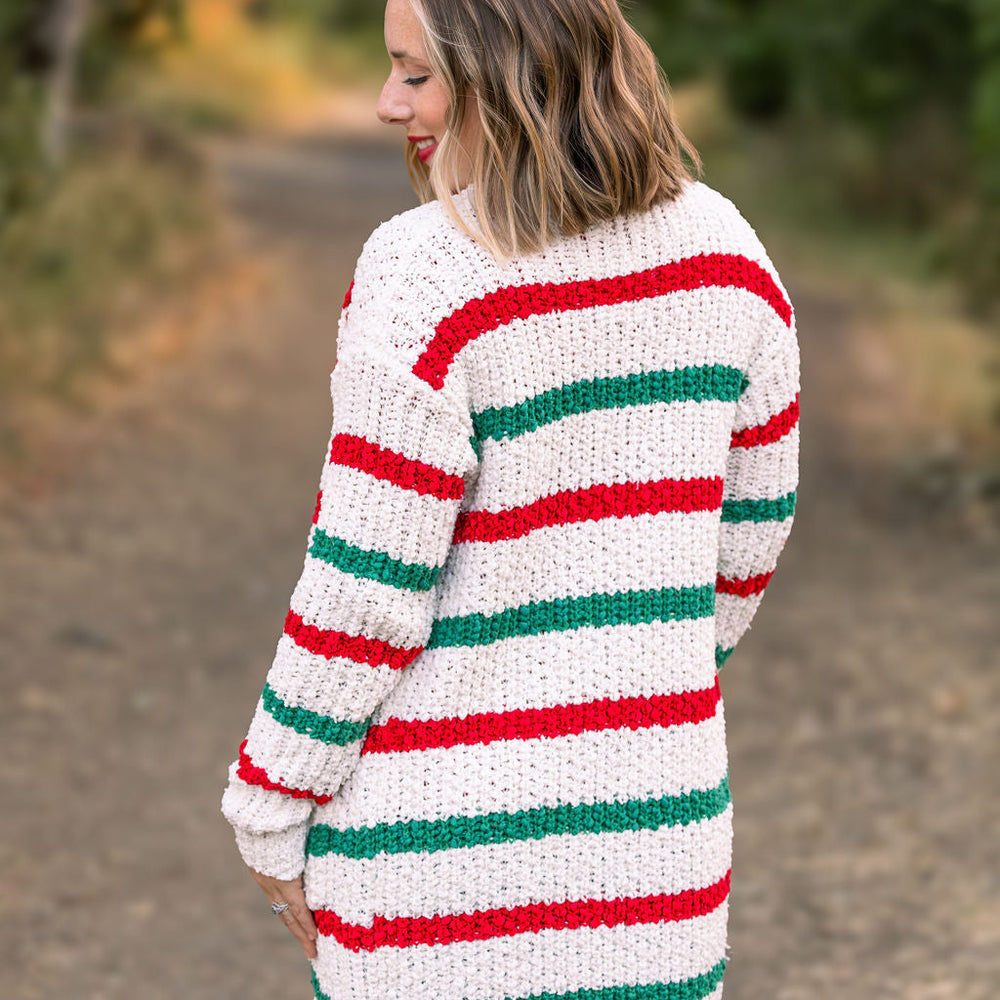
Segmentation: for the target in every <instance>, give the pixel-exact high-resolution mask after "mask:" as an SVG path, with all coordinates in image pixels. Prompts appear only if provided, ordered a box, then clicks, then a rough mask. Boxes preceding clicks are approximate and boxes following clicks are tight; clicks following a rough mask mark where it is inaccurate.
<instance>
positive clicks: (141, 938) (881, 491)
mask: <svg viewBox="0 0 1000 1000" xmlns="http://www.w3.org/2000/svg"><path fill="white" fill-rule="evenodd" d="M216 152H217V155H218V159H219V164H220V167H221V170H222V175H221V176H222V178H223V181H224V185H223V189H224V191H225V193H226V198H227V202H228V205H229V209H230V211H231V213H232V214H233V216H234V218H235V219H237V220H239V222H240V225H241V227H242V233H243V239H244V240H245V241H246V242H247V244H248V246H249V248H250V249H253V250H260V251H266V252H267V254H268V255H269V259H271V260H272V261H273V262H274V263H273V267H272V271H271V274H272V280H271V281H270V283H269V284H268V285H267V286H266V287H265V288H264V289H263V290H262V292H261V293H260V294H259V295H258V296H257V297H256V298H254V299H253V300H252V301H249V302H248V303H247V304H246V306H245V307H244V308H242V309H240V310H237V311H233V312H231V313H230V314H229V317H228V320H227V321H226V322H225V323H222V324H220V325H219V328H218V329H217V330H214V331H213V333H212V335H211V336H205V337H200V338H197V339H196V340H195V342H193V343H191V344H190V345H189V347H188V349H187V350H186V351H185V352H184V354H183V356H181V357H179V358H176V359H174V360H172V361H169V362H166V363H164V364H163V365H162V366H161V367H160V369H159V370H158V371H157V372H156V373H155V375H154V376H150V377H147V378H144V379H142V380H141V381H140V382H138V383H137V384H136V385H134V386H132V387H130V388H128V389H127V390H123V393H124V394H123V395H122V397H121V399H120V400H119V402H118V404H117V405H116V406H115V407H114V408H113V410H109V411H108V412H107V413H104V414H103V415H101V414H97V415H92V416H90V417H88V418H86V420H83V421H82V422H81V423H80V424H79V426H76V427H74V428H71V429H67V433H66V436H65V440H64V441H63V443H62V444H61V445H60V444H59V442H54V443H53V445H52V449H51V454H49V455H47V456H46V459H45V463H46V464H47V468H48V473H47V476H46V477H43V478H42V479H39V480H37V481H36V482H35V484H34V486H33V488H32V489H30V490H21V491H14V490H11V489H9V488H8V489H7V490H6V491H5V492H4V495H3V502H2V505H0V562H2V567H3V577H2V580H3V583H2V587H3V591H2V593H3V600H2V603H0V656H2V667H0V670H2V674H0V676H2V679H3V682H4V689H5V692H6V697H5V698H3V700H2V701H0V727H2V732H3V738H4V744H5V746H4V762H5V766H4V768H3V773H2V777H0V781H2V794H3V801H4V802H5V803H7V807H6V808H5V809H4V810H3V837H2V838H0V862H2V864H3V869H4V871H5V872H6V877H5V878H4V891H3V893H2V895H0V927H2V932H0V997H3V998H5V1000H28V998H45V1000H51V998H57V997H58V998H66V1000H76V998H80V1000H126V998H127V1000H166V998H176V997H185V998H186V1000H208V998H212V1000H219V998H222V997H240V998H244V1000H255V998H260V1000H272V998H275V997H281V998H286V997H287V998H292V1000H296V998H299V1000H306V997H309V996H311V990H310V989H309V983H308V965H307V963H306V961H305V959H304V957H303V955H302V952H301V950H300V948H299V946H298V944H297V943H296V942H295V941H294V940H293V939H292V938H291V937H290V936H289V935H288V933H287V931H285V929H284V928H283V926H282V925H280V923H279V922H278V921H276V920H275V919H274V918H273V916H271V914H270V912H269V911H268V909H267V905H266V902H265V900H264V898H263V895H262V894H261V893H260V890H259V889H258V888H257V886H256V885H254V884H253V882H252V881H251V880H250V878H249V876H248V875H247V873H246V870H245V869H244V868H243V866H242V864H241V863H240V861H239V858H238V855H237V854H236V852H235V847H234V845H233V843H232V837H231V832H230V829H229V827H228V825H227V824H226V823H225V821H224V819H223V818H222V816H221V814H220V813H219V797H220V795H221V790H222V787H223V785H224V783H225V771H226V767H227V765H228V763H229V761H230V759H231V758H232V756H233V753H234V750H235V747H236V745H237V743H238V742H239V740H240V739H241V738H242V736H243V734H244V732H245V727H246V724H247V723H248V721H249V718H250V714H251V712H252V710H253V705H254V703H255V701H256V698H257V695H258V694H259V690H260V685H261V683H262V682H263V677H264V674H265V672H266V670H267V666H268V664H269V662H270V658H271V655H272V653H273V649H274V644H275V642H276V641H277V637H278V634H279V632H280V628H281V622H282V621H283V618H284V613H285V610H286V608H287V600H288V595H289V593H290V592H291V588H292V586H293V585H294V583H295V580H296V578H297V576H298V572H299V570H300V568H301V560H302V557H303V553H304V547H305V542H306V535H307V530H308V526H309V523H310V520H311V515H312V508H313V504H314V501H315V491H316V484H317V482H318V475H319V469H320V467H321V461H322V457H323V451H324V448H325V444H326V435H327V432H328V420H329V412H328V408H329V394H328V373H329V371H330V368H331V367H332V364H333V354H334V342H335V335H336V322H337V316H338V314H339V310H340V303H341V300H342V298H343V295H344V292H345V290H346V288H347V284H348V282H349V280H350V275H351V269H352V265H353V262H354V259H355V257H356V255H357V253H358V251H359V250H360V248H361V244H362V242H363V240H364V239H365V237H366V236H367V235H368V233H369V232H370V231H371V229H372V228H373V227H374V225H375V224H377V223H378V222H379V221H381V220H383V219H386V218H388V217H390V216H391V215H393V214H394V213H396V212H398V211H400V210H402V209H404V208H407V207H409V206H410V205H412V204H413V203H414V202H413V196H412V194H411V192H410V189H409V186H408V181H407V179H406V175H405V170H404V169H403V167H402V163H401V160H400V159H399V151H398V149H397V148H395V147H393V148H391V149H390V148H389V147H387V146H385V145H384V144H375V143H369V142H365V141H361V140H357V139H355V140H351V141H347V140H338V139H335V138H333V137H325V138H324V137H316V138H312V139H308V140H300V141H296V142H291V141H288V142H283V143H277V142H275V143H264V142H261V143H257V144H249V143H248V144H242V145H239V146H233V147H227V148H220V149H218V150H217V151H216ZM778 264H779V267H781V269H782V274H783V277H785V278H786V283H787V284H788V286H789V290H790V292H791V294H792V298H793V301H795V303H796V308H797V314H798V326H799V335H800V340H801V344H802V355H803V393H802V434H803V438H802V453H803V469H802V472H803V475H802V486H801V491H800V501H799V513H798V515H797V519H796V524H795V526H794V528H793V532H792V537H791V539H790V541H789V543H788V546H787V548H786V550H785V553H784V555H783V558H782V564H781V567H780V569H779V571H778V573H777V574H776V575H775V578H774V582H773V584H772V585H771V587H770V588H769V590H768V595H767V597H766V599H765V600H764V603H763V605H762V607H761V610H760V612H759V613H758V616H757V619H756V621H755V624H754V627H753V628H752V629H751V631H750V633H749V634H748V635H747V636H746V637H745V639H744V640H743V642H742V643H741V645H740V648H739V650H738V652H737V653H736V654H734V656H733V657H732V658H731V660H730V661H729V662H728V663H727V665H726V667H725V668H724V670H723V689H724V693H725V698H726V707H727V722H728V727H729V736H730V747H731V762H732V783H733V792H734V798H735V803H736V858H735V864H734V873H733V895H732V911H731V912H732V916H731V923H730V927H731V935H730V937H731V951H732V961H731V965H730V971H729V974H728V977H727V989H726V997H727V1000H800V998H810V1000H826V998H829V1000H834V998H836V1000H841V998H842V997H843V996H845V995H849V996H850V997H851V998H852V1000H894V998H906V1000H952V998H954V1000H959V998H961V1000H993V998H994V997H996V996H997V992H998V984H1000V902H998V900H1000V863H998V862H1000V859H998V853H1000V849H998V844H1000V837H998V835H997V831H998V829H1000V807H998V797H997V794H996V791H997V771H998V765H1000V740H998V725H997V721H996V720H997V718H998V713H995V712H994V711H993V709H994V707H995V706H996V705H997V704H998V703H1000V690H998V688H1000V671H998V670H997V667H998V665H1000V663H998V648H1000V644H998V638H1000V635H998V625H997V616H996V609H997V608H998V607H1000V574H998V572H997V556H998V554H1000V546H998V544H997V542H996V536H995V534H991V533H990V532H989V531H984V530H979V529H978V528H977V529H976V530H973V528H974V527H975V525H973V527H970V525H969V523H967V520H964V521H963V520H955V519H954V518H951V519H947V518H942V517H940V516H935V515H934V514H933V511H928V510H926V509H925V508H923V507H920V506H919V505H914V504H912V503H911V502H910V499H909V498H908V496H907V495H906V492H905V491H903V490H900V489H899V488H898V487H897V486H896V485H894V480H893V476H892V475H891V467H890V466H889V465H888V464H887V463H886V461H885V460H884V454H883V457H882V458H880V457H879V454H877V453H876V451H877V450H873V449H871V448H869V447H868V446H867V444H868V442H869V441H870V440H871V439H872V437H871V435H875V432H877V431H881V430H884V427H885V426H888V424H890V423H892V424H895V423H896V422H897V421H899V420H903V422H904V423H905V414H901V413H899V412H897V411H896V409H895V408H894V403H893V399H894V397H893V393H892V391H891V385H890V386H887V385H886V384H885V372H884V368H885V366H884V365H883V364H875V363H872V364H869V363H868V357H869V354H870V352H871V350H873V347H872V345H870V344H865V343H859V342H858V339H857V337H856V335H854V333H853V332H852V323H851V316H852V307H851V304H850V303H849V302H845V301H842V300H840V299H837V298H834V297H832V296H831V295H828V294H823V293H822V292H820V291H817V290H816V289H814V288H804V287H799V286H798V285H796V282H795V275H794V270H793V269H792V268H791V266H787V267H786V266H783V265H782V262H781V261H778ZM876 370H877V372H878V373H879V374H878V376H877V377H876V375H874V374H872V375H871V377H869V374H870V373H871V372H876ZM866 422H867V423H866ZM869 431H870V432H871V435H869V434H868V432H869ZM976 524H979V522H978V521H977V522H976ZM979 527H980V528H981V527H982V525H981V524H980V525H979Z"/></svg>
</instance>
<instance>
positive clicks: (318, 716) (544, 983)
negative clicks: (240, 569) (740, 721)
mask: <svg viewBox="0 0 1000 1000" xmlns="http://www.w3.org/2000/svg"><path fill="white" fill-rule="evenodd" d="M470 191H471V189H466V190H465V192H462V193H460V195H459V196H458V200H459V205H460V207H462V209H463V211H465V212H467V213H468V214H469V215H474V213H473V211H472V207H471V202H470V200H469V198H468V195H469V192H470ZM338 330H339V332H338V339H337V360H336V364H335V365H334V369H333V372H332V374H331V376H330V387H331V394H332V410H333V424H332V429H331V432H330V438H329V441H328V444H327V448H326V451H325V453H324V456H323V465H322V473H321V479H320V492H319V495H318V497H317V503H316V507H315V513H314V514H313V518H312V524H311V525H310V527H309V531H308V539H307V545H308V550H307V554H306V557H305V564H304V568H303V570H302V575H301V577H300V579H299V581H298V583H297V585H296V587H295V589H294V592H293V593H292V595H291V601H290V609H289V611H288V613H287V617H286V619H285V623H284V631H283V634H282V635H281V636H280V638H279V640H278V645H277V651H276V654H275V657H274V660H273V663H272V665H271V667H270V670H269V672H268V674H267V677H266V680H265V682H264V685H263V690H262V693H261V695H260V698H259V701H258V703H257V706H256V710H255V712H254V715H253V718H252V720H251V722H250V726H249V731H248V733H247V735H246V738H245V739H244V740H243V742H242V743H241V745H240V747H239V751H238V756H237V759H236V760H234V761H233V763H232V764H231V765H230V768H229V783H228V786H227V787H226V789H225V792H224V794H223V797H222V811H223V813H224V815H225V816H226V818H227V819H228V820H229V822H230V823H231V824H232V825H233V827H234V828H235V834H236V841H237V845H238V848H239V851H240V853H241V855H242V858H243V860H244V861H245V862H246V863H247V864H249V865H251V866H252V867H253V868H255V869H257V870H259V871H261V872H263V873H265V874H268V875H273V876H275V877H278V878H283V879H290V878H294V877H296V876H297V875H299V874H300V873H303V872H304V887H305V895H306V901H307V903H308V905H309V907H310V908H311V909H312V910H313V911H314V914H315V918H316V924H317V927H318V929H319V935H320V936H319V940H318V942H317V948H318V957H317V958H315V959H313V960H312V961H311V966H312V967H311V976H312V986H313V989H314V991H315V996H316V998H317V1000H324V998H332V1000H698V998H703V997H713V998H718V997H721V995H722V979H723V972H724V969H725V962H726V956H725V949H726V920H727V913H728V910H727V906H728V896H729V883H730V857H731V834H732V826H731V818H732V803H731V800H730V793H729V786H728V781H727V771H728V765H727V752H726V743H725V731H724V719H723V705H722V701H721V699H720V691H719V684H718V668H719V667H720V666H721V665H722V664H723V663H724V661H725V660H726V658H727V657H728V656H729V654H730V653H731V652H732V651H733V647H734V646H735V645H736V643H737V640H738V639H739V638H740V636H741V635H742V634H743V633H744V631H745V630H746V629H747V627H748V626H749V624H750V621H751V618H752V617H753V615H754V612H755V610H756V608H757V606H758V604H759V602H760V600H761V596H762V593H763V591H764V588H765V586H766V585H767V583H768V580H769V579H770V577H771V573H772V571H773V570H774V568H775V563H776V560H777V558H778V555H779V552H780V551H781V549H782V547H783V545H784V544H785V541H786V539H787V536H788V533H789V529H790V527H791V522H792V514H793V509H794V507H795V490H796V486H797V469H798V392H799V355H798V347H797V342H796V336H795V326H794V316H793V310H792V307H791V304H790V302H789V299H788V296H787V294H786V291H785V289H784V287H783V286H782V284H781V281H780V278H779V276H778V274H777V273H776V271H775V268H774V266H773V265H772V263H771V261H770V260H769V258H768V256H767V254H766V252H765V250H764V247H763V246H762V245H761V243H760V241H759V239H758V238H757V236H756V234H755V232H754V230H753V229H752V228H751V226H750V225H749V224H748V223H747V222H746V220H745V219H744V218H743V217H742V215H741V214H740V213H739V211H738V210H737V209H736V208H735V207H734V205H733V204H732V203H731V202H730V201H729V200H727V199H726V198H725V197H723V196H722V195H721V194H719V193H718V192H716V191H715V190H713V189H712V188H710V187H708V186H707V185H705V184H704V183H702V182H699V181H686V182H685V186H684V189H683V191H682V193H681V195H680V196H679V197H678V198H676V199H674V200H673V201H670V202H667V203H664V204H661V205H658V206H656V207H654V208H653V209H651V210H649V211H646V212H641V213H633V214H629V215H622V216H619V217H618V218H616V219H614V220H612V221H610V222H607V223H602V224H599V225H598V226H596V227H594V228H592V229H591V230H589V231H588V232H586V233H584V234H583V235H579V236H574V237H562V238H560V239H559V240H557V241H556V242H555V243H553V244H551V245H550V246H549V247H547V248H546V249H544V250H543V251H540V252H537V253H533V254H526V255H522V256H520V257H518V258H516V259H515V260H513V261H511V262H508V263H506V264H499V263H497V262H496V261H495V260H494V259H493V258H492V257H491V256H490V255H489V254H488V253H487V251H485V250H484V249H483V248H481V247H480V246H479V245H478V244H477V243H476V242H475V241H473V240H472V239H470V238H469V237H467V236H465V235H464V234H462V233H461V231H460V230H458V228H457V227H455V226H454V224H453V223H452V222H451V221H450V220H449V219H448V217H447V216H446V215H445V213H444V211H443V209H442V208H441V207H440V205H439V203H438V202H429V203H427V204H424V205H421V206H419V207H417V208H413V209H411V210H409V211H405V212H403V213H401V214H399V215H396V216H394V217H393V218H391V219H389V220H388V221H386V222H384V223H383V224H381V225H380V226H379V227H378V228H377V229H376V230H375V231H374V233H373V234H372V235H371V236H370V237H369V239H368V240H367V241H366V242H365V244H364V248H363V250H362V252H361V255H360V257H359V259H358V261H357V266H356V270H355V273H354V280H353V284H352V285H351V288H350V290H349V291H348V294H347V297H346V299H345V302H344V308H343V311H342V312H341V315H340V319H339V328H338Z"/></svg>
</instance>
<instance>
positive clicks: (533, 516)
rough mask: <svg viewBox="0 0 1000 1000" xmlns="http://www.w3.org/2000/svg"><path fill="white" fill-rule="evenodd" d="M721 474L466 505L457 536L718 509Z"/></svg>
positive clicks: (485, 538)
mask: <svg viewBox="0 0 1000 1000" xmlns="http://www.w3.org/2000/svg"><path fill="white" fill-rule="evenodd" d="M722 485H723V484H722V479H721V478H720V477H716V478H713V479H660V480H657V481H655V482H651V483H632V482H627V483H612V484H610V485H604V484H602V483H597V484H595V485H594V486H586V487H584V488H583V489H580V490H561V491H560V492H558V493H552V494H550V495H549V496H545V497H540V498H539V499H538V500H535V501H533V502H532V503H529V504H525V505H524V506H522V507H512V508H510V509H508V510H496V511H493V510H467V511H462V512H460V513H459V515H458V518H457V519H456V522H455V533H454V536H453V537H452V541H453V542H497V541H501V540H503V539H508V538H520V537H521V536H522V535H526V534H528V532H529V531H534V530H535V529H536V528H546V527H549V526H551V525H555V524H572V523H574V522H576V521H596V520H598V519H599V518H602V517H635V516H636V515H638V514H659V513H662V512H664V511H685V512H687V513H690V512H692V511H697V510H715V509H717V508H718V507H719V506H720V505H721V504H722Z"/></svg>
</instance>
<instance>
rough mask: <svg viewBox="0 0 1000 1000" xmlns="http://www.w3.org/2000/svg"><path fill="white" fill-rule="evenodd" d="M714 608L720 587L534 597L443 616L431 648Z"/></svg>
mask: <svg viewBox="0 0 1000 1000" xmlns="http://www.w3.org/2000/svg"><path fill="white" fill-rule="evenodd" d="M714 611H715V586H714V585H713V584H709V585H706V586H704V587H674V588H672V587H666V588H664V589H662V590H626V591H621V592H619V593H616V594H585V595H583V596H582V597H557V598H555V599H554V600H551V601H533V602H531V603H530V604H522V605H521V606H520V607H516V608H506V609H504V610H503V611H499V612H497V613H496V614H492V615H487V614H484V613H482V612H474V613H473V614H469V615H457V616H455V617H452V618H438V619H437V620H436V621H435V622H434V624H433V625H432V627H431V634H430V638H429V639H428V641H427V644H426V646H425V648H426V649H437V648H440V647H442V646H485V645H487V644H488V643H491V642H498V641H499V640H501V639H509V638H511V637H512V636H522V635H538V634H539V633H540V632H564V631H569V630H570V629H577V628H583V627H585V626H587V625H593V626H601V625H624V624H628V625H635V624H637V623H639V622H651V621H655V620H657V619H659V620H661V621H666V620H669V619H680V618H707V617H709V616H710V615H712V614H713V613H714Z"/></svg>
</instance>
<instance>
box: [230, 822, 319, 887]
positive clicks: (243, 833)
mask: <svg viewBox="0 0 1000 1000" xmlns="http://www.w3.org/2000/svg"><path fill="white" fill-rule="evenodd" d="M233 830H234V832H235V834H236V846H237V848H238V849H239V852H240V857H242V858H243V861H244V862H245V863H246V864H247V865H249V866H250V867H251V868H253V869H255V870H256V871H259V872H260V873H261V874H262V875H269V876H270V877H271V878H277V879H281V880H282V881H283V882H287V881H291V880H292V879H295V878H298V877H299V875H301V874H302V872H303V871H304V870H305V863H306V836H307V835H308V833H309V823H308V822H305V823H300V824H298V825H297V826H293V827H291V828H289V829H287V830H279V831H277V832H273V833H251V832H250V831H249V830H243V829H241V828H240V827H234V828H233Z"/></svg>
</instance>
